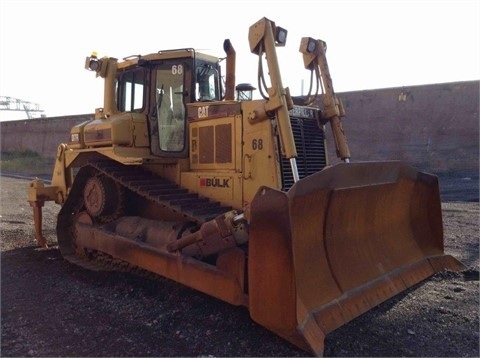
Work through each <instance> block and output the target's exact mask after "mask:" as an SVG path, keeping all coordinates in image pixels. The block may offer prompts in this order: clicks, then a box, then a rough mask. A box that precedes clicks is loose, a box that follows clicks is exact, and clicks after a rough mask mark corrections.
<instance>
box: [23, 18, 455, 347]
mask: <svg viewBox="0 0 480 358" xmlns="http://www.w3.org/2000/svg"><path fill="white" fill-rule="evenodd" d="M286 38H287V31H286V30H285V29H284V28H281V27H279V26H277V25H276V24H275V22H273V21H271V20H269V19H267V18H262V19H260V20H259V21H258V22H256V23H255V24H253V25H252V26H250V29H249V36H248V40H249V44H250V49H251V52H252V53H253V54H255V55H258V59H259V65H258V69H259V71H258V86H259V87H260V88H259V90H260V94H261V98H259V99H253V96H252V91H253V89H255V88H254V87H253V86H251V85H246V84H243V85H242V84H239V85H237V86H236V85H235V69H236V61H235V60H236V52H235V50H234V48H233V46H232V44H231V42H230V41H229V40H225V42H224V50H225V53H226V56H225V57H224V58H217V57H213V56H211V55H207V54H204V53H200V52H198V51H195V50H194V49H191V48H184V49H175V50H168V51H159V52H158V53H153V54H148V55H145V56H132V57H128V58H125V59H123V60H121V61H119V60H118V59H116V58H113V57H102V58H99V57H97V55H96V53H93V54H92V55H91V56H88V57H87V58H86V62H85V67H86V69H88V70H90V71H92V72H95V74H96V76H98V77H102V78H103V79H104V83H105V85H104V106H103V108H99V109H96V110H95V118H94V119H92V120H89V121H86V122H84V123H81V124H79V125H76V126H74V127H73V128H72V129H71V132H70V139H69V142H68V143H63V144H60V145H59V146H58V151H57V156H56V160H55V167H54V171H53V176H52V181H51V185H46V184H44V183H43V182H42V181H40V180H39V179H35V180H33V181H32V182H31V183H30V185H29V188H28V201H29V202H30V205H31V206H32V208H33V214H34V223H35V235H36V240H37V241H38V244H39V245H40V246H43V247H46V246H47V242H46V240H45V238H44V237H43V235H42V206H43V205H44V203H45V201H55V203H57V204H60V205H61V209H60V211H59V213H58V220H57V228H56V230H57V239H58V246H59V250H60V251H61V254H62V255H63V257H64V258H65V259H66V260H68V261H70V262H72V263H74V264H77V265H80V266H82V267H85V268H89V269H93V270H101V269H119V270H122V269H125V268H126V267H138V268H141V269H143V270H146V271H149V272H152V273H154V274H157V275H160V276H163V277H166V278H168V279H171V280H174V281H177V282H179V283H181V284H183V285H186V286H188V287H191V288H194V289H196V290H199V291H201V292H203V293H206V294H208V295H211V296H213V297H216V298H217V299H220V300H223V301H226V302H229V303H231V304H233V305H243V306H246V307H248V310H249V313H250V316H251V318H252V319H253V320H254V321H255V322H257V323H259V324H260V325H262V326H264V327H265V328H267V329H268V330H271V331H273V332H275V333H276V334H278V335H279V336H281V337H283V338H284V339H286V340H288V341H289V342H291V343H293V344H294V345H296V346H298V347H300V348H302V349H304V350H305V351H308V352H310V353H311V354H313V355H318V356H321V355H322V354H323V350H324V337H325V335H326V334H328V333H329V332H331V331H332V330H334V329H336V328H338V327H340V326H342V325H344V324H346V323H347V322H348V321H350V320H352V319H354V318H355V317H357V316H359V315H361V314H363V313H365V312H366V311H368V310H370V309H371V308H373V307H375V306H376V305H378V304H380V303H381V302H383V301H385V300H387V299H389V298H391V297H393V296H394V295H396V294H398V293H400V292H402V291H404V290H406V289H407V288H409V287H411V286H413V285H415V284H417V283H419V282H420V281H422V280H424V279H426V278H428V277H429V276H431V275H433V274H434V273H435V272H438V271H441V270H445V269H450V270H459V269H461V268H463V265H462V264H461V263H460V262H459V261H457V260H456V259H455V258H453V257H452V256H450V255H446V254H445V253H444V247H443V227H442V213H441V202H440V195H439V186H438V180H437V177H436V176H434V175H431V174H428V173H424V172H420V171H417V170H415V169H414V168H413V167H411V166H409V165H407V164H405V163H403V162H399V161H385V162H354V161H351V160H350V152H349V149H348V144H347V140H346V136H345V133H344V131H343V128H342V123H341V118H342V117H343V116H344V115H345V111H344V107H343V105H342V102H341V100H340V99H339V98H338V97H337V96H336V95H335V92H334V90H333V85H332V80H331V76H330V72H329V67H328V64H327V61H326V43H325V42H324V41H322V40H316V39H314V38H312V37H304V38H302V39H301V41H300V47H299V52H300V53H301V56H302V57H303V63H304V67H305V69H306V70H307V71H310V73H311V85H310V90H309V93H308V95H307V96H302V97H293V96H291V95H290V91H289V89H288V88H286V87H284V86H283V84H282V78H281V73H280V68H279V64H278V58H277V52H276V51H277V48H278V47H282V46H284V45H285V43H286ZM299 57H300V56H299ZM223 61H225V68H226V73H225V75H224V76H223V75H222V66H221V64H222V63H223ZM265 63H266V65H267V67H268V77H266V76H265V74H264V69H263V68H264V65H265ZM328 124H329V125H330V126H331V129H332V130H331V132H332V134H333V137H334V143H335V146H336V151H337V155H338V157H339V158H340V159H341V160H338V163H337V164H334V165H332V164H330V162H329V160H328V158H327V151H326V137H325V135H326V126H327V125H328Z"/></svg>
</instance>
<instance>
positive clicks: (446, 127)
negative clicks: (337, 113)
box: [329, 81, 480, 172]
mask: <svg viewBox="0 0 480 358" xmlns="http://www.w3.org/2000/svg"><path fill="white" fill-rule="evenodd" d="M479 85H480V81H469V82H457V83H445V84H432V85H424V86H412V87H398V88H387V89H379V90H368V91H355V92H345V93H338V94H337V95H338V96H339V97H340V98H341V99H342V101H343V103H344V107H345V111H346V117H345V118H344V120H343V127H344V130H345V133H346V135H347V140H348V143H349V146H350V152H351V155H352V160H385V159H399V160H405V161H407V162H409V163H411V164H413V165H415V166H417V167H420V168H424V169H426V170H433V171H442V170H458V169H472V170H476V171H477V172H478V168H479V97H480V88H479ZM329 137H331V135H330V136H329ZM329 144H330V153H331V155H330V158H333V157H334V156H335V154H334V150H333V142H332V141H329Z"/></svg>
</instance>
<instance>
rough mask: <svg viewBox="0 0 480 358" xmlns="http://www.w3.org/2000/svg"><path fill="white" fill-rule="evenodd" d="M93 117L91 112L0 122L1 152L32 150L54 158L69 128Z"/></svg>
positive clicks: (65, 140)
mask: <svg viewBox="0 0 480 358" xmlns="http://www.w3.org/2000/svg"><path fill="white" fill-rule="evenodd" d="M93 118H94V115H93V114H85V115H78V116H65V117H50V118H36V119H27V120H19V121H9V122H0V133H1V149H2V152H9V151H14V150H20V151H23V150H32V151H35V152H37V153H39V154H41V155H42V156H44V157H47V158H50V157H51V158H54V157H55V156H56V154H57V147H58V145H59V144H60V143H66V142H68V140H69V135H70V129H71V128H72V127H73V126H74V125H76V124H79V123H82V122H85V121H87V120H89V119H93Z"/></svg>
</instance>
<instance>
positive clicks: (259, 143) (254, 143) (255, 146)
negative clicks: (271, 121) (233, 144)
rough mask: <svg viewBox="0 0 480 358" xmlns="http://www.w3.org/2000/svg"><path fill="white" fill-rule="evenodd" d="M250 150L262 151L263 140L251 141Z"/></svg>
mask: <svg viewBox="0 0 480 358" xmlns="http://www.w3.org/2000/svg"><path fill="white" fill-rule="evenodd" d="M252 149H253V150H262V149H263V139H262V138H258V139H257V138H255V139H252Z"/></svg>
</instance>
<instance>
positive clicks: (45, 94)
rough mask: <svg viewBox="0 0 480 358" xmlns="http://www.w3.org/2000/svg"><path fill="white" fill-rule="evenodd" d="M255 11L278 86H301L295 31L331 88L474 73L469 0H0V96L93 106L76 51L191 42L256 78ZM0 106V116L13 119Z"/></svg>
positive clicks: (477, 43) (475, 16)
mask: <svg viewBox="0 0 480 358" xmlns="http://www.w3.org/2000/svg"><path fill="white" fill-rule="evenodd" d="M263 17H267V18H268V19H270V20H272V21H274V22H275V23H276V25H277V26H281V27H283V28H285V29H287V30H288V38H287V44H286V46H285V47H282V48H278V51H277V54H278V59H279V63H280V69H281V73H282V82H283V85H284V87H289V88H290V92H291V94H292V95H300V94H302V93H303V92H307V90H308V83H309V78H310V77H309V76H310V75H309V71H307V70H305V69H304V67H303V60H302V55H301V54H300V52H299V51H298V49H299V45H300V40H301V38H302V37H305V36H309V37H314V38H316V39H321V40H323V41H326V42H327V46H328V49H327V60H328V64H329V68H330V73H331V76H332V80H333V86H334V89H335V92H337V93H339V92H345V91H357V90H368V89H378V88H389V87H403V86H414V85H422V84H433V83H445V82H457V81H471V80H479V79H480V50H479V47H480V1H479V0H434V1H433V0H403V1H397V0H377V1H374V0H370V1H363V0H357V1H355V0H349V1H348V0H290V1H286V0H244V1H237V0H231V1H229V0H204V1H200V0H81V1H80V0H49V1H47V0H0V96H8V97H12V98H18V99H21V100H24V101H28V102H32V103H37V104H39V106H40V108H41V109H42V110H43V111H44V114H45V115H46V116H47V117H54V116H63V115H75V114H87V113H93V112H94V111H95V108H97V107H102V105H103V80H102V79H101V78H96V77H95V75H94V74H93V73H91V72H88V71H86V70H85V68H84V63H85V57H87V56H89V55H90V54H91V53H92V51H96V52H97V53H98V55H99V56H100V57H103V56H111V57H116V58H119V59H122V58H124V57H127V56H130V55H138V54H142V55H145V54H148V53H154V52H157V51H159V50H167V49H176V48H186V47H189V48H195V49H197V50H200V51H204V52H207V53H209V54H213V55H216V56H218V57H224V56H225V53H224V51H223V41H224V40H225V39H227V38H228V39H230V41H231V42H232V44H233V46H234V48H235V51H236V68H237V73H236V80H237V83H243V82H248V83H251V84H253V85H254V86H255V87H258V85H257V83H256V81H257V80H256V77H257V63H258V57H257V55H254V54H252V53H251V52H250V48H249V44H248V30H249V27H250V26H251V25H253V24H254V23H255V22H257V21H258V20H260V19H261V18H263ZM25 118H26V113H25V112H23V111H20V112H12V111H0V121H6V120H14V119H25Z"/></svg>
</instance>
